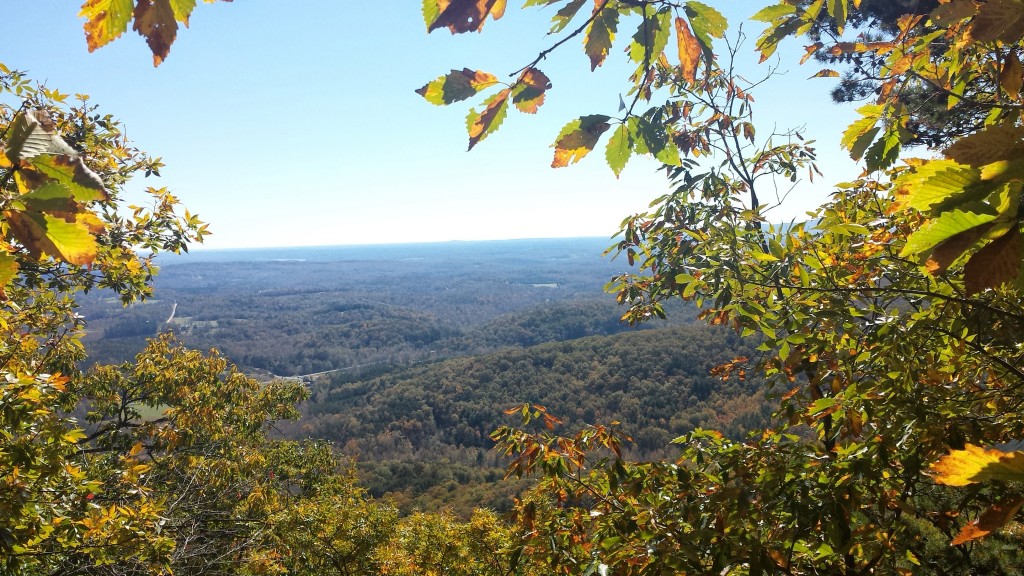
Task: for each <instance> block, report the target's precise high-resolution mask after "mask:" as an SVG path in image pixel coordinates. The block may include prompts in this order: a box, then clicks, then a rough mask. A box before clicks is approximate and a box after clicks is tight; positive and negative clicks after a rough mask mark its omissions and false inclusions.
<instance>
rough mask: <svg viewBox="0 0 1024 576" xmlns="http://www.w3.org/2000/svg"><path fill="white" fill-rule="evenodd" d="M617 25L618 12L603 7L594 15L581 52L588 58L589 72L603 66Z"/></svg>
mask: <svg viewBox="0 0 1024 576" xmlns="http://www.w3.org/2000/svg"><path fill="white" fill-rule="evenodd" d="M599 6H600V5H599ZM618 25H619V11H618V10H616V9H614V8H609V7H604V8H603V9H602V10H601V12H600V13H598V14H595V16H594V18H593V20H592V21H591V22H590V25H589V26H587V34H586V36H585V37H584V38H583V51H584V52H586V54H587V56H588V57H589V58H590V70H591V71H593V70H596V69H597V67H598V66H600V65H601V64H604V61H605V58H607V57H608V52H609V51H611V49H612V42H614V40H615V31H616V29H617V28H618Z"/></svg>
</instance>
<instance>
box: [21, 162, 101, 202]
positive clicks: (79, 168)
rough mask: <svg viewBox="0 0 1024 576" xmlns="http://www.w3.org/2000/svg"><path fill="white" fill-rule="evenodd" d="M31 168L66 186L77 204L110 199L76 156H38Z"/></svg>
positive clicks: (93, 174)
mask: <svg viewBox="0 0 1024 576" xmlns="http://www.w3.org/2000/svg"><path fill="white" fill-rule="evenodd" d="M32 167H33V168H35V169H36V170H37V171H39V172H41V173H43V174H45V175H46V176H49V177H50V178H52V179H54V180H55V181H57V182H59V183H61V184H62V185H64V186H66V187H67V188H68V190H70V191H71V193H72V194H73V195H74V197H75V200H78V201H79V202H92V201H96V200H109V199H110V195H109V194H108V193H107V189H106V188H104V186H103V180H101V179H100V177H99V175H98V174H96V173H95V172H93V171H92V170H90V169H89V167H88V166H86V165H85V162H84V161H82V159H81V158H80V157H78V156H63V155H61V156H50V155H46V156H39V157H37V158H33V159H32Z"/></svg>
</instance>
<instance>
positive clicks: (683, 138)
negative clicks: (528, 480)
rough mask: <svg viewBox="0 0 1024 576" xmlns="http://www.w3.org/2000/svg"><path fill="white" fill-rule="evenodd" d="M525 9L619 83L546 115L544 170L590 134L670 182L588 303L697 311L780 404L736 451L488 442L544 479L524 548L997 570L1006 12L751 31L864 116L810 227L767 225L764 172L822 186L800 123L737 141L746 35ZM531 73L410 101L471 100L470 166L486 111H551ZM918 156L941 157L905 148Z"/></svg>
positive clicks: (439, 12) (803, 10)
mask: <svg viewBox="0 0 1024 576" xmlns="http://www.w3.org/2000/svg"><path fill="white" fill-rule="evenodd" d="M527 5H528V6H529V5H542V6H545V7H549V8H550V9H552V10H554V11H555V12H554V15H553V17H552V21H553V27H552V33H553V34H561V37H560V38H559V39H558V41H557V42H555V41H553V42H552V49H553V48H556V47H560V46H562V45H563V44H564V42H565V41H567V40H569V39H572V38H579V39H580V40H581V41H582V44H583V50H584V52H585V54H586V55H587V56H588V58H589V60H590V64H591V67H592V68H596V67H597V66H600V65H602V63H604V62H605V60H606V58H608V57H609V55H610V54H613V53H614V49H613V45H614V43H615V40H616V37H617V36H619V38H620V39H622V40H624V43H625V45H626V48H625V51H626V54H627V57H628V58H629V59H630V60H631V62H632V63H633V64H634V65H635V66H636V70H635V72H634V73H633V74H632V76H631V77H630V79H629V85H628V87H629V88H628V89H629V91H628V93H627V95H626V97H624V99H623V102H622V106H621V107H620V110H619V112H618V114H619V117H613V116H611V115H605V114H589V115H584V116H581V117H579V118H578V119H577V120H574V121H572V122H570V123H569V124H567V125H566V126H565V128H563V130H562V131H561V133H560V134H559V135H558V136H557V137H556V139H555V142H554V145H553V146H554V149H555V152H554V158H553V162H552V165H553V166H555V167H559V166H565V165H567V164H569V163H573V162H576V161H578V160H580V159H581V158H583V157H584V156H586V155H587V154H588V153H590V152H591V151H593V150H595V149H596V148H597V146H598V144H599V142H600V141H601V139H602V138H603V137H604V135H605V134H606V133H607V134H610V136H609V137H608V138H607V140H606V143H605V145H604V147H605V157H606V160H607V161H608V165H609V166H610V168H611V169H612V171H613V172H614V173H615V174H616V175H618V174H619V173H620V172H621V171H622V170H623V168H624V166H625V165H626V162H627V161H628V159H629V158H630V157H631V156H632V155H634V154H642V155H651V156H654V158H655V159H657V160H658V161H659V162H661V163H662V164H663V166H664V169H665V171H666V174H667V175H668V177H669V179H670V180H671V182H672V183H673V188H674V191H673V192H672V193H670V194H667V195H665V196H663V197H661V198H658V199H657V200H655V201H654V202H653V203H652V204H651V209H650V211H649V212H647V213H644V214H638V215H635V216H633V217H630V218H628V219H626V220H625V221H624V222H623V226H622V230H621V237H620V238H621V240H620V242H619V243H618V245H617V246H616V247H615V250H616V251H617V252H619V253H620V254H623V255H625V256H626V257H627V258H628V260H629V261H630V262H631V263H636V265H637V266H638V268H639V271H638V273H637V274H633V275H624V276H622V277H620V278H619V279H617V280H616V281H615V282H614V283H613V285H612V286H611V288H612V290H613V291H615V292H616V293H617V294H618V298H619V301H620V302H621V303H623V304H624V305H626V306H628V311H627V313H626V315H625V318H627V319H629V320H631V321H643V320H645V319H647V318H649V317H652V316H660V315H663V314H664V311H663V303H664V302H665V301H666V300H669V299H675V298H682V299H684V300H691V301H694V302H695V303H696V304H697V305H698V306H700V308H701V310H702V314H701V316H702V318H704V319H705V320H706V321H707V322H709V323H711V324H725V325H730V326H732V327H734V329H735V330H737V331H738V332H740V333H741V334H743V335H756V336H757V337H758V338H761V339H762V344H761V349H762V350H763V351H764V353H765V357H764V358H763V359H762V360H761V361H760V363H759V364H758V366H757V368H758V369H760V370H761V371H763V373H764V374H765V375H766V377H767V378H769V380H770V381H771V385H772V388H773V390H774V391H775V393H776V394H777V397H778V398H779V403H778V410H777V421H776V422H775V423H774V424H773V426H772V427H771V428H769V429H766V430H764V431H762V432H761V433H758V434H754V435H752V436H751V437H750V438H749V439H748V440H747V441H745V442H734V441H729V440H725V439H723V438H722V437H721V436H720V435H718V434H717V433H712V432H696V433H694V434H689V435H685V436H683V437H680V438H679V439H677V440H676V443H677V444H678V448H679V457H678V459H677V460H676V461H675V462H673V463H653V464H638V463H632V462H628V461H626V460H624V459H623V458H621V456H620V449H619V444H620V443H621V438H620V437H619V436H618V435H617V434H616V433H615V432H614V430H611V429H605V428H600V427H596V428H593V429H590V430H589V431H586V432H584V433H581V434H579V435H576V436H575V437H570V438H563V437H557V436H554V435H552V434H551V433H549V432H543V433H540V434H530V433H527V432H524V431H520V430H516V429H511V428H504V429H502V430H499V431H498V432H497V433H496V435H495V438H496V439H497V440H498V441H499V443H500V445H501V446H502V447H503V449H504V450H505V451H506V452H507V453H508V454H509V455H510V456H512V457H513V458H514V461H513V467H512V470H513V471H514V472H515V473H518V474H525V473H535V474H538V475H539V476H540V477H541V479H542V484H541V487H540V488H539V490H538V491H537V492H536V494H535V495H534V498H533V499H531V500H527V501H524V502H523V503H522V505H521V506H520V507H519V510H518V513H519V521H520V522H521V523H523V524H524V526H526V527H527V528H528V530H531V531H530V532H529V535H530V536H529V538H528V542H527V544H526V545H527V547H528V549H529V550H530V551H531V553H532V554H533V555H534V556H536V557H539V558H544V559H546V560H547V562H548V563H549V567H550V569H551V570H552V571H554V572H557V573H567V574H568V573H580V572H587V571H594V570H598V569H599V568H602V567H603V568H602V569H608V570H609V571H610V572H614V573H622V574H662V573H665V574H678V573H699V574H704V573H716V574H748V573H749V574H761V573H784V574H812V573H831V574H851V575H852V574H867V573H878V572H881V573H908V574H909V573H943V574H946V573H964V574H967V573H1004V572H1012V571H1014V570H1015V568H1014V567H1016V566H1020V565H1021V563H1022V562H1021V560H1022V559H1021V558H1020V556H1019V554H1020V553H1019V544H1020V531H1019V527H1018V525H1017V524H1016V523H1015V522H1014V517H1015V516H1016V514H1017V512H1018V510H1019V509H1020V507H1021V504H1022V503H1024V492H1022V490H1021V485H1020V481H1022V480H1024V474H1022V469H1024V468H1022V466H1021V465H1020V462H1021V459H1022V458H1024V452H1019V451H1015V450H1016V448H1015V445H1016V443H1017V442H1019V441H1020V440H1021V439H1022V438H1024V436H1022V434H1024V412H1022V411H1021V403H1020V390H1021V387H1022V386H1024V369H1022V368H1021V366H1022V365H1024V340H1022V335H1024V312H1022V310H1024V306H1022V299H1021V290H1022V288H1024V267H1022V263H1024V252H1022V246H1024V240H1022V231H1021V227H1022V214H1024V212H1022V210H1021V199H1022V198H1021V196H1022V189H1024V172H1022V171H1021V170H1020V166H1019V164H1020V150H1022V149H1024V148H1022V145H1024V128H1022V127H1021V117H1020V109H1021V103H1022V102H1024V100H1022V86H1024V73H1022V71H1021V70H1022V67H1021V64H1020V62H1021V60H1020V58H1021V52H1022V51H1024V44H1022V38H1024V26H1022V25H1021V22H1022V21H1024V5H1021V4H1020V3H1019V2H1016V1H1015V0H992V1H989V2H973V1H970V0H949V1H943V2H939V3H938V4H936V3H930V2H911V3H903V5H904V6H905V7H906V8H907V9H908V10H909V11H910V12H911V13H909V14H906V15H896V14H892V10H891V8H892V6H889V9H883V8H882V7H881V6H880V5H879V4H878V3H873V2H869V1H867V0H865V1H864V2H863V6H862V5H861V2H859V1H857V0H854V1H852V2H851V1H848V0H836V1H829V2H825V1H824V0H784V1H781V2H778V3H776V4H774V5H768V6H765V7H764V8H763V9H762V10H760V11H759V12H758V13H757V14H755V15H754V16H753V19H754V20H757V21H760V22H764V23H766V24H767V27H766V29H765V31H764V33H763V34H762V35H761V36H760V37H759V38H758V40H757V41H756V49H757V51H758V52H759V53H760V55H761V59H762V62H765V61H769V60H770V59H772V58H773V57H774V55H775V51H776V49H777V47H778V45H779V44H780V43H781V42H782V41H784V40H785V39H786V38H787V37H789V36H807V37H810V38H811V40H812V41H813V42H814V43H813V44H812V45H810V46H808V47H807V53H806V56H805V58H804V60H807V59H809V58H811V57H812V56H819V60H824V61H831V62H832V63H833V64H836V65H839V66H841V67H844V68H846V74H845V78H844V82H847V83H849V82H853V85H854V86H866V87H868V89H867V90H862V92H864V94H862V96H865V97H867V98H869V99H870V101H869V102H868V103H866V104H864V105H863V106H862V107H861V108H859V110H858V112H859V113H860V115H861V118H860V119H858V120H857V121H856V122H855V123H854V124H852V125H851V126H850V127H849V128H847V130H846V131H845V133H844V135H843V138H842V145H843V146H844V147H845V148H846V149H848V150H849V152H850V154H851V156H852V157H853V158H854V159H855V160H860V161H862V162H863V165H864V168H865V170H864V173H863V174H862V175H861V176H860V177H859V178H858V179H856V180H854V181H851V182H848V183H844V184H840V185H838V186H837V189H836V192H835V193H834V195H833V196H832V199H831V200H830V201H829V202H827V203H826V204H825V205H823V206H822V207H821V208H820V209H818V210H817V211H816V212H815V213H813V214H812V215H811V216H812V220H811V221H810V222H811V223H813V224H804V223H793V224H790V225H784V226H777V225H771V224H769V221H768V214H769V213H770V212H769V210H770V209H771V208H773V207H774V206H776V205H778V204H781V203H782V202H783V199H784V197H785V193H784V192H782V191H781V190H784V189H785V187H786V186H788V183H787V181H796V180H797V178H799V177H800V176H802V175H807V176H808V177H810V178H812V179H813V178H814V177H815V176H819V175H820V172H819V171H818V168H817V166H816V165H815V151H814V148H813V147H812V146H811V143H809V142H805V141H804V140H803V139H802V138H801V137H800V134H799V133H798V132H795V131H793V132H786V133H781V134H779V133H776V134H772V135H770V136H768V137H765V136H764V135H762V134H761V133H760V131H759V130H757V129H756V125H755V122H754V116H753V110H754V107H755V104H754V96H753V94H754V93H756V91H757V87H758V85H759V83H760V81H759V80H758V79H753V80H745V79H744V78H742V77H740V76H739V75H737V74H736V73H735V72H734V62H735V57H736V55H737V54H738V52H739V51H740V50H742V49H743V41H744V37H743V35H742V33H738V34H732V35H730V34H729V28H728V23H727V21H726V19H725V18H724V17H723V16H722V15H721V14H720V13H719V12H718V11H717V10H716V9H715V8H714V7H712V6H709V5H707V4H704V3H701V2H696V1H687V2H671V1H660V0H655V1H649V2H624V1H614V0H609V1H602V0H598V1H596V2H594V3H593V4H592V5H591V4H590V3H584V2H573V1H562V0H540V1H536V2H527ZM503 10H504V3H503V2H498V3H488V2H469V1H466V2H456V1H452V2H439V1H436V0H426V1H425V2H424V16H425V19H426V22H427V26H428V29H430V30H433V29H437V28H447V29H449V30H450V31H451V32H453V33H460V32H466V31H469V30H478V29H479V28H480V26H482V25H483V23H484V22H485V21H486V20H487V19H488V18H493V19H495V20H497V19H499V18H500V17H501V16H502V14H503ZM627 26H628V27H629V28H627ZM627 30H628V31H627ZM633 31H635V33H633V34H632V35H631V36H630V35H628V34H630V33H631V32H633ZM620 33H621V34H620ZM546 55H547V51H545V52H542V53H541V54H540V55H539V56H538V58H537V59H536V60H534V61H533V62H531V63H530V64H528V65H527V66H526V67H524V68H523V69H522V70H520V71H519V72H518V73H517V74H516V75H514V76H513V77H512V78H513V79H512V81H511V82H510V83H507V84H506V83H503V82H500V81H499V80H498V79H497V76H494V75H491V74H488V73H486V72H482V71H472V70H462V71H459V70H453V71H452V72H451V73H449V74H446V75H443V76H441V77H439V78H437V79H436V80H434V81H432V82H430V83H428V84H427V85H425V86H424V87H423V88H421V89H420V90H419V91H418V92H419V93H420V94H421V95H422V96H423V97H424V98H425V99H426V100H427V101H429V102H431V103H433V104H437V105H446V104H452V103H454V102H458V101H462V100H466V99H469V98H473V97H475V96H476V95H477V94H481V95H484V96H485V98H484V100H483V101H482V102H481V104H480V105H479V107H477V108H475V109H473V110H472V111H471V112H470V113H469V116H468V117H467V127H468V131H469V145H470V148H472V147H474V146H475V145H477V144H478V143H479V142H480V141H482V140H483V139H484V138H485V137H487V136H489V135H490V134H492V133H493V132H494V131H495V130H497V129H498V127H499V126H500V124H501V121H502V119H503V117H504V116H505V114H506V113H507V112H508V111H509V110H510V109H511V108H518V109H519V110H520V111H523V112H528V113H532V112H535V111H536V108H537V107H538V106H540V105H541V104H542V103H543V102H544V99H545V98H546V97H551V94H550V92H551V90H552V86H553V84H554V82H553V80H551V79H549V78H548V77H547V76H546V75H545V74H544V73H542V72H541V71H540V70H539V69H537V66H538V64H540V63H541V62H542V61H543V59H544V56H546ZM767 74H770V72H767V71H766V75H767ZM815 76H817V77H826V78H827V77H839V76H842V74H841V73H840V72H839V71H838V70H834V69H824V70H820V71H819V72H817V73H816V74H815ZM538 78H540V79H542V82H538ZM849 86H850V84H847V87H849ZM854 92H856V91H855V90H854V91H852V92H849V93H848V94H852V93H854ZM844 97H845V96H844ZM939 112H941V114H939ZM817 120H818V119H808V121H817ZM921 145H928V146H931V147H932V149H933V150H934V151H936V152H941V154H942V155H943V156H944V157H943V158H923V159H914V158H909V157H907V154H905V150H906V149H907V148H908V147H911V146H921ZM901 159H902V160H901ZM743 365H744V363H743V362H742V361H740V360H737V361H736V362H733V363H730V364H727V365H725V366H723V367H722V370H723V371H726V372H727V371H729V370H738V369H741V368H742V367H743ZM523 413H524V415H525V416H526V417H527V419H530V418H533V417H541V416H546V413H545V411H544V409H542V408H539V407H538V408H534V409H532V410H531V409H529V408H524V412H523ZM548 421H549V422H550V420H548ZM979 446H985V447H987V448H984V449H983V448H979ZM947 454H948V456H947ZM1001 529H1002V530H1001Z"/></svg>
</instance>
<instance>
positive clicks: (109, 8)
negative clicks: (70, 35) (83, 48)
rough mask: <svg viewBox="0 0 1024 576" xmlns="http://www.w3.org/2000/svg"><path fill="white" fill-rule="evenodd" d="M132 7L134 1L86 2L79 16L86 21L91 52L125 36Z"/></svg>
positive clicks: (92, 0) (102, 0) (96, 0)
mask: <svg viewBox="0 0 1024 576" xmlns="http://www.w3.org/2000/svg"><path fill="white" fill-rule="evenodd" d="M132 7H133V3H132V0H86V2H85V4H83V5H82V10H81V12H79V13H78V16H79V17H81V18H85V19H86V20H85V41H86V44H87V45H88V46H89V51H90V52H92V51H93V50H96V49H97V48H99V47H101V46H104V45H106V44H108V43H110V42H111V41H112V40H115V39H117V38H118V37H120V36H121V35H122V34H124V32H125V30H127V29H128V22H130V21H131V19H132Z"/></svg>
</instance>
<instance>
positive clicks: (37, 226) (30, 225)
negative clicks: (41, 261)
mask: <svg viewBox="0 0 1024 576" xmlns="http://www.w3.org/2000/svg"><path fill="white" fill-rule="evenodd" d="M4 216H5V217H6V219H7V223H8V225H9V226H10V229H11V232H12V233H13V234H14V237H15V238H17V240H18V242H20V243H21V244H22V245H23V246H24V247H25V249H26V250H28V251H29V253H30V254H32V256H33V257H35V258H39V257H40V256H41V254H48V255H50V256H52V257H54V258H59V259H61V260H64V261H66V262H70V263H71V264H79V265H84V264H88V263H90V262H92V261H93V259H94V258H95V257H96V239H95V237H93V235H92V234H91V233H90V232H89V229H88V228H87V227H86V226H84V225H83V224H81V223H79V222H68V221H66V220H64V219H62V218H57V217H54V216H50V215H48V214H41V213H39V212H19V211H13V210H9V211H5V212H4Z"/></svg>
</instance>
